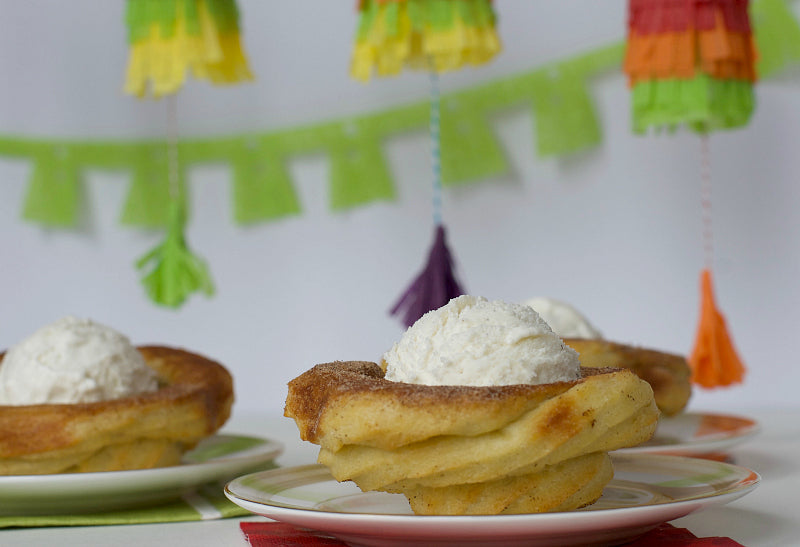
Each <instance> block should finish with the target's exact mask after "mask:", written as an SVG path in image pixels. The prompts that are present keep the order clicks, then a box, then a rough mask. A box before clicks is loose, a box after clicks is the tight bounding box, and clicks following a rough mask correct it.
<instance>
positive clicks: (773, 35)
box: [750, 0, 800, 78]
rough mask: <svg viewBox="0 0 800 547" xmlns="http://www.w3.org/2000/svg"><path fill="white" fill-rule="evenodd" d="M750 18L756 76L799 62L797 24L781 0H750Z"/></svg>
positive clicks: (799, 41)
mask: <svg viewBox="0 0 800 547" xmlns="http://www.w3.org/2000/svg"><path fill="white" fill-rule="evenodd" d="M750 17H751V19H752V22H753V26H754V31H753V32H754V34H755V39H756V43H757V44H758V52H759V56H758V60H757V62H756V71H757V72H758V75H759V77H761V78H764V77H766V76H770V75H772V74H776V73H778V72H780V71H782V70H784V69H785V68H787V67H789V66H792V65H796V64H797V63H798V62H800V25H798V24H797V19H796V18H795V16H794V12H793V11H792V10H791V9H790V8H789V6H788V5H787V4H786V2H785V0H759V1H758V2H753V3H752V4H751V9H750Z"/></svg>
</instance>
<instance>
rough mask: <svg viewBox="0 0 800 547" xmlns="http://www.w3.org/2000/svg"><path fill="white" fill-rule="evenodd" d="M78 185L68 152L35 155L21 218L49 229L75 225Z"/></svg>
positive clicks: (48, 151)
mask: <svg viewBox="0 0 800 547" xmlns="http://www.w3.org/2000/svg"><path fill="white" fill-rule="evenodd" d="M80 194H81V184H80V176H79V173H78V168H77V166H76V165H75V163H74V162H73V161H72V159H71V158H70V154H69V150H68V149H66V148H64V147H52V148H49V149H44V150H42V151H41V152H40V153H39V154H36V156H35V159H34V164H33V170H32V172H31V178H30V180H29V182H28V191H27V194H26V196H25V205H24V206H23V213H22V214H23V217H24V218H25V219H26V220H30V221H32V222H37V223H40V224H42V225H45V226H49V227H53V228H71V227H74V226H75V225H76V224H77V222H78V208H79V207H80Z"/></svg>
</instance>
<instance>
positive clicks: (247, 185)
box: [232, 138, 300, 224]
mask: <svg viewBox="0 0 800 547" xmlns="http://www.w3.org/2000/svg"><path fill="white" fill-rule="evenodd" d="M233 154H234V156H233V186H232V195H233V218H234V220H235V221H236V222H237V223H239V224H253V223H256V222H263V221H267V220H274V219H278V218H281V217H284V216H288V215H296V214H298V213H300V201H299V200H298V198H297V194H296V193H295V191H294V186H293V185H292V179H291V177H290V176H289V173H288V171H287V170H286V165H285V163H284V160H283V159H282V158H281V157H280V156H279V155H278V154H274V153H272V152H271V151H270V150H269V149H268V148H267V147H265V146H262V145H261V143H260V142H259V141H258V140H257V139H250V138H245V142H244V143H243V144H242V146H240V147H237V148H236V149H235V151H234V152H233Z"/></svg>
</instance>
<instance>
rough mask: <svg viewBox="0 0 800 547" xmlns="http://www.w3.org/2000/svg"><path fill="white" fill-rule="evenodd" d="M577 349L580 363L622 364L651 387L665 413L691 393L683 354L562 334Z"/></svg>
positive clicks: (672, 411)
mask: <svg viewBox="0 0 800 547" xmlns="http://www.w3.org/2000/svg"><path fill="white" fill-rule="evenodd" d="M564 342H565V343H566V344H567V345H568V346H569V347H571V348H572V349H574V350H575V351H577V352H578V354H579V355H580V360H581V366H583V367H593V368H595V367H597V368H603V367H622V368H627V369H630V370H632V371H633V372H635V373H636V375H637V376H638V377H639V378H641V379H642V380H644V381H646V382H647V383H648V384H650V387H652V388H653V396H654V397H655V399H656V404H657V405H658V408H659V410H661V412H663V413H664V414H665V415H666V416H674V415H675V414H678V413H679V412H681V411H682V410H683V409H684V408H686V405H687V404H688V402H689V398H690V397H691V395H692V385H691V380H690V378H691V370H690V369H689V363H688V362H687V361H686V358H685V357H683V356H682V355H676V354H672V353H664V352H661V351H657V350H653V349H647V348H640V347H636V346H629V345H626V344H620V343H618V342H610V341H608V340H598V339H584V338H565V339H564Z"/></svg>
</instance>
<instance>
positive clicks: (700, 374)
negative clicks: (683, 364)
mask: <svg viewBox="0 0 800 547" xmlns="http://www.w3.org/2000/svg"><path fill="white" fill-rule="evenodd" d="M700 300H701V301H700V322H699V324H698V326H697V337H696V339H695V345H694V350H693V351H692V354H691V356H690V357H689V365H690V366H691V368H692V382H694V383H695V384H698V385H700V386H702V387H707V388H711V387H718V386H728V385H731V384H734V383H739V382H741V381H742V379H743V378H744V373H745V368H744V365H743V364H742V361H741V360H740V359H739V356H738V355H737V354H736V350H735V349H734V347H733V343H732V342H731V338H730V336H729V335H728V329H727V327H726V326H725V318H724V317H723V316H722V314H721V313H720V312H719V310H718V309H717V305H716V302H715V301H714V288H713V286H712V284H711V272H710V271H709V270H708V269H704V270H703V271H702V272H701V274H700Z"/></svg>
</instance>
